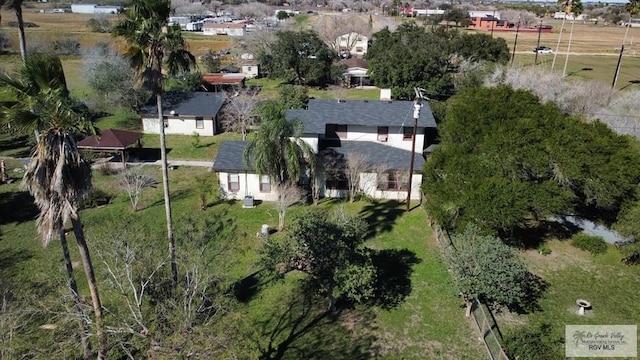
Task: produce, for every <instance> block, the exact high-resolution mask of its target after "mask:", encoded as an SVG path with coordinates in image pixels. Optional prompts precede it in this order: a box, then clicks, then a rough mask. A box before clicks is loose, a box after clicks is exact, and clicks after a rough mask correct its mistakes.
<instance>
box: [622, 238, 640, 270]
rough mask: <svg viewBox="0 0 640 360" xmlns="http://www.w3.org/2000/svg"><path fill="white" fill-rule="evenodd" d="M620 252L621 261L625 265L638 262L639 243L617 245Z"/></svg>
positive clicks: (639, 262) (639, 256) (639, 253)
mask: <svg viewBox="0 0 640 360" xmlns="http://www.w3.org/2000/svg"><path fill="white" fill-rule="evenodd" d="M619 249H620V253H621V254H622V262H623V263H625V264H627V265H637V264H640V243H638V242H635V243H630V244H626V245H625V246H621V247H619Z"/></svg>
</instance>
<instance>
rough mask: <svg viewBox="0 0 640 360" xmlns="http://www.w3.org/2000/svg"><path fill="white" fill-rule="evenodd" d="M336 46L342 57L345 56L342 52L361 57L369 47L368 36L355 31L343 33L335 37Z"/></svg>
mask: <svg viewBox="0 0 640 360" xmlns="http://www.w3.org/2000/svg"><path fill="white" fill-rule="evenodd" d="M336 48H337V49H338V53H339V54H340V56H341V57H343V58H345V57H346V56H343V55H344V54H348V55H350V56H348V57H351V56H356V57H363V56H364V55H365V54H366V53H367V49H368V48H369V38H368V37H366V36H364V35H361V34H358V33H356V32H350V33H347V34H343V35H340V36H338V37H337V38H336Z"/></svg>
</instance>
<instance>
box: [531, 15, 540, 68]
mask: <svg viewBox="0 0 640 360" xmlns="http://www.w3.org/2000/svg"><path fill="white" fill-rule="evenodd" d="M540 33H542V20H540V25H539V26H538V42H537V43H536V58H535V59H534V60H533V66H537V65H538V49H539V48H540Z"/></svg>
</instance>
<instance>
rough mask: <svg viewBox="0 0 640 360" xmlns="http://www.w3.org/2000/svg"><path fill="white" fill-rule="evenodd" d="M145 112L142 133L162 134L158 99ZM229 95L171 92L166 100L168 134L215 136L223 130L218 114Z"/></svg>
mask: <svg viewBox="0 0 640 360" xmlns="http://www.w3.org/2000/svg"><path fill="white" fill-rule="evenodd" d="M153 100H154V101H152V102H150V103H149V104H148V105H147V106H145V107H144V108H142V109H141V111H140V115H141V117H142V130H143V132H144V133H145V134H159V133H160V123H159V118H158V108H157V106H156V102H155V98H154V99H153ZM224 101H225V95H224V94H221V93H216V92H191V93H185V92H168V93H166V94H165V95H164V96H163V98H162V114H163V118H164V131H165V134H175V135H193V134H198V135H201V136H213V135H215V134H216V133H217V132H218V130H219V124H218V113H219V112H220V109H221V108H222V105H223V104H224Z"/></svg>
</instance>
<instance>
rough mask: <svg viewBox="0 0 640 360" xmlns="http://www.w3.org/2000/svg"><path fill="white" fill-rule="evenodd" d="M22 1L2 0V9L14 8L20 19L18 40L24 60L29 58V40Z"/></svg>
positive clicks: (0, 7)
mask: <svg viewBox="0 0 640 360" xmlns="http://www.w3.org/2000/svg"><path fill="white" fill-rule="evenodd" d="M22 1H23V0H0V9H2V8H5V9H8V10H13V11H14V12H15V14H16V20H17V21H18V40H19V42H20V55H21V56H22V62H25V61H26V59H27V40H26V38H25V36H24V19H23V18H22Z"/></svg>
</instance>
